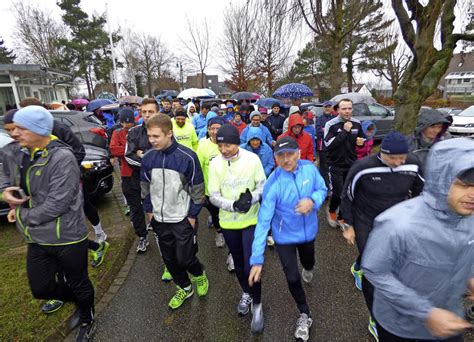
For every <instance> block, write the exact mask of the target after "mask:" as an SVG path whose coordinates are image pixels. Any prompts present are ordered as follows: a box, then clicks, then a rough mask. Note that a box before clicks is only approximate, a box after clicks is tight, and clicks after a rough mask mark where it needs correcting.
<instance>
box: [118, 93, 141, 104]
mask: <svg viewBox="0 0 474 342" xmlns="http://www.w3.org/2000/svg"><path fill="white" fill-rule="evenodd" d="M142 101H143V97H140V96H134V95H129V96H122V97H121V98H119V103H122V104H123V103H130V104H133V103H135V104H141V103H142Z"/></svg>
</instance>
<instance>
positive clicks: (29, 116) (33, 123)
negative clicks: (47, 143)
mask: <svg viewBox="0 0 474 342" xmlns="http://www.w3.org/2000/svg"><path fill="white" fill-rule="evenodd" d="M13 122H14V123H16V124H17V125H19V126H21V127H23V128H26V129H27V130H29V131H31V132H33V133H35V134H38V135H41V136H45V137H47V136H49V135H50V134H51V132H52V130H53V122H54V120H53V116H52V115H51V113H50V112H48V111H47V110H46V109H45V108H44V107H41V106H28V107H25V108H21V109H20V110H18V112H16V113H15V115H14V116H13Z"/></svg>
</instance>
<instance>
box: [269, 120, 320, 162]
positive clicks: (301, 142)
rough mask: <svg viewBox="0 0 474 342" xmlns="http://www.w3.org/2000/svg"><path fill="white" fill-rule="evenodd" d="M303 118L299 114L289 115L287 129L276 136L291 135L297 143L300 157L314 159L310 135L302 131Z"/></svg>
mask: <svg viewBox="0 0 474 342" xmlns="http://www.w3.org/2000/svg"><path fill="white" fill-rule="evenodd" d="M303 127H304V123H303V118H302V117H301V115H299V114H295V115H291V116H290V118H289V121H288V131H287V132H285V133H283V134H282V135H280V136H279V137H278V139H281V138H283V137H292V138H293V139H295V140H296V142H297V143H298V147H299V148H300V151H301V159H305V160H309V161H311V162H313V161H314V144H313V139H312V138H311V136H310V135H309V134H308V133H306V132H305V131H303Z"/></svg>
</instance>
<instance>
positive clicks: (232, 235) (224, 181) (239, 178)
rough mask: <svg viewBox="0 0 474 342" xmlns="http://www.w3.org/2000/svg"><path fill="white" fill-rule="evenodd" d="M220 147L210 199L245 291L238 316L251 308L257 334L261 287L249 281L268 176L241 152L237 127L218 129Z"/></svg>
mask: <svg viewBox="0 0 474 342" xmlns="http://www.w3.org/2000/svg"><path fill="white" fill-rule="evenodd" d="M217 144H218V146H219V151H220V152H221V154H220V155H219V156H217V157H215V158H214V159H212V161H211V163H210V167H209V183H208V191H209V197H210V200H211V202H212V204H214V205H215V206H216V207H218V208H219V223H220V226H221V228H222V232H223V234H224V238H225V242H226V244H227V246H228V247H229V250H230V253H231V254H232V257H233V259H234V265H235V274H236V276H237V279H238V281H239V284H240V286H241V288H242V290H243V294H242V297H241V299H240V301H239V304H238V305H237V313H238V314H239V315H246V314H247V313H248V312H249V311H250V306H251V305H252V324H251V330H252V332H254V333H258V332H261V331H262V330H263V312H262V304H261V284H260V283H255V284H254V285H253V286H252V287H250V286H249V284H248V282H247V279H248V277H249V272H250V264H249V258H250V255H251V254H252V242H253V237H254V232H255V225H256V224H257V216H258V210H259V208H260V204H259V201H260V198H261V196H262V192H263V186H264V184H265V181H266V178H265V172H264V171H263V166H262V163H261V161H260V158H259V157H258V156H257V155H256V154H254V153H252V152H249V151H246V150H244V149H242V148H239V144H240V138H239V132H238V130H237V128H235V127H234V126H232V125H230V124H225V125H223V126H222V127H221V128H220V129H219V131H218V132H217Z"/></svg>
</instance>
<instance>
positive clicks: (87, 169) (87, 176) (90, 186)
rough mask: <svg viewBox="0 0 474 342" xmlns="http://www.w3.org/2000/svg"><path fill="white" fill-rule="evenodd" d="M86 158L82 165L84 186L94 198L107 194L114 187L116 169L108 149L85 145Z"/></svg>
mask: <svg viewBox="0 0 474 342" xmlns="http://www.w3.org/2000/svg"><path fill="white" fill-rule="evenodd" d="M84 149H85V150H86V156H85V158H84V160H83V161H82V163H81V173H82V180H83V184H84V186H85V187H86V188H87V190H88V192H89V194H90V195H91V196H92V197H98V196H101V195H104V194H106V193H107V192H109V191H110V190H112V187H113V186H114V176H113V171H114V167H113V166H112V164H111V163H110V158H109V152H108V150H107V149H104V148H101V147H97V146H93V145H89V144H84Z"/></svg>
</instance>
